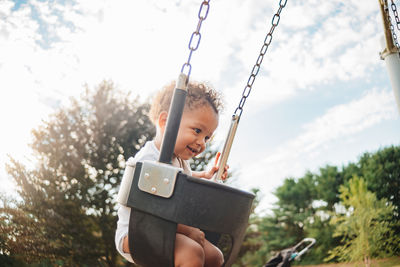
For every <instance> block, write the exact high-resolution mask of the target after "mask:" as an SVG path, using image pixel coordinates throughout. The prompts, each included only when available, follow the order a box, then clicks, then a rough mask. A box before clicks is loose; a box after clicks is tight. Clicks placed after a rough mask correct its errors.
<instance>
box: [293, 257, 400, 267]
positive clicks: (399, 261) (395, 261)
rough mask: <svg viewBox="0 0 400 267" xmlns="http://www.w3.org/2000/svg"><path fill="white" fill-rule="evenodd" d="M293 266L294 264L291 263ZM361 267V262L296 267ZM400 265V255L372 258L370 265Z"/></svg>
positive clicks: (378, 266) (382, 266)
mask: <svg viewBox="0 0 400 267" xmlns="http://www.w3.org/2000/svg"><path fill="white" fill-rule="evenodd" d="M292 266H293V267H295V266H296V265H292ZM304 266H307V267H352V266H357V267H362V266H365V265H364V264H363V263H362V262H357V263H331V264H320V265H303V266H299V265H297V267H304ZM396 266H397V267H400V257H392V258H387V259H379V260H372V264H371V267H396Z"/></svg>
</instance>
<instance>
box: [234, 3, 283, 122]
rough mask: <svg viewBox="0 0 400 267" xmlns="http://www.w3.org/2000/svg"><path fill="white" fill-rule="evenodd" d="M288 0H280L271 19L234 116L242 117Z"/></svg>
mask: <svg viewBox="0 0 400 267" xmlns="http://www.w3.org/2000/svg"><path fill="white" fill-rule="evenodd" d="M286 2H287V0H284V1H283V0H280V1H279V9H278V11H277V12H276V13H275V15H274V16H273V18H272V21H271V24H272V25H271V28H270V30H269V33H268V34H267V36H266V37H265V39H264V44H263V45H262V47H261V50H260V54H259V55H258V58H257V61H256V64H255V65H254V66H253V69H252V71H251V74H250V77H249V79H248V80H247V84H246V86H245V87H244V90H243V93H242V98H241V99H240V102H239V105H238V107H237V108H236V109H235V112H234V114H233V116H234V117H236V116H237V117H238V119H240V116H242V112H243V106H244V103H245V102H246V99H247V98H248V97H249V95H250V92H251V88H252V86H253V83H254V81H255V79H256V76H257V74H258V72H259V71H260V67H261V63H262V61H263V59H264V55H265V53H266V52H267V50H268V47H269V45H270V44H271V41H272V34H273V32H274V30H275V28H276V27H277V26H278V24H279V20H280V18H281V17H280V14H281V11H282V9H283V8H284V7H285V6H286Z"/></svg>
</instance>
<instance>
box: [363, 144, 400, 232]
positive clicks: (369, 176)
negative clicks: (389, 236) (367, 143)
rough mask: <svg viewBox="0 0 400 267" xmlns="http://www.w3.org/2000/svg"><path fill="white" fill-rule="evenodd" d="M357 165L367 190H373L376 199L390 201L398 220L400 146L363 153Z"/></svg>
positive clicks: (399, 214)
mask: <svg viewBox="0 0 400 267" xmlns="http://www.w3.org/2000/svg"><path fill="white" fill-rule="evenodd" d="M358 166H359V168H360V175H362V176H363V177H364V179H365V180H366V182H367V184H368V188H369V190H371V191H372V192H375V194H376V196H377V198H378V199H381V198H386V199H388V200H389V201H390V202H392V203H393V205H394V206H395V207H396V209H395V217H396V218H397V220H400V189H399V188H400V146H397V147H396V146H390V147H386V148H383V149H380V150H378V151H377V152H375V153H364V154H363V155H362V156H361V158H360V160H359V164H358ZM398 234H399V235H400V231H399V232H398Z"/></svg>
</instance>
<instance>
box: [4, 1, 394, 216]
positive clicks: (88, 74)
mask: <svg viewBox="0 0 400 267" xmlns="http://www.w3.org/2000/svg"><path fill="white" fill-rule="evenodd" d="M200 3H201V1H192V0H186V1H172V0H169V1H165V0H164V1H161V0H158V1H156V0H136V1H128V0H96V1H89V0H82V1H73V0H60V1H39V0H32V1H10V0H1V1H0V84H1V89H0V125H2V127H1V128H2V130H1V132H0V184H1V186H0V190H3V191H12V190H13V188H14V187H13V183H12V179H11V178H10V177H8V176H7V174H6V172H5V167H4V166H5V163H6V162H8V161H9V159H8V156H11V157H13V158H16V159H18V160H20V161H22V162H25V163H26V164H28V165H32V166H33V165H34V164H32V163H33V162H34V156H33V155H32V151H31V149H30V148H29V143H30V142H31V141H32V134H31V130H32V129H35V128H37V127H38V126H39V125H41V124H42V123H43V121H45V120H47V119H48V118H49V115H50V114H52V113H54V112H55V111H56V110H58V109H60V108H63V107H65V106H68V103H69V99H70V97H79V96H80V94H81V93H82V92H83V91H84V88H85V86H86V85H87V86H88V87H89V88H95V87H96V86H97V85H98V84H100V82H102V81H103V80H109V81H112V82H114V84H115V85H116V86H117V87H118V88H119V89H121V90H123V91H126V92H131V94H132V95H134V96H136V95H139V96H140V99H141V100H142V101H147V100H148V99H149V97H151V96H152V95H153V94H154V93H155V92H156V91H157V90H159V89H160V88H161V87H162V86H163V85H164V84H166V83H169V82H170V81H171V80H174V79H176V78H177V77H178V75H179V72H180V70H181V66H182V64H183V63H184V62H185V61H186V59H187V56H188V52H189V51H188V41H189V38H190V36H191V34H192V32H193V31H194V30H195V28H196V26H197V23H198V11H199V6H200ZM396 3H397V5H398V6H399V8H400V2H399V1H397V2H396ZM278 7H279V1H277V0H274V1H273V0H262V1H261V0H247V1H246V0H245V1H243V0H240V1H239V0H219V1H210V10H209V13H208V17H207V19H206V20H205V21H204V22H203V24H202V28H201V35H202V37H201V42H200V46H199V49H198V50H197V51H195V52H194V54H193V56H192V60H191V63H192V72H191V79H194V80H198V81H207V82H209V83H211V84H212V85H213V86H214V87H215V88H216V89H217V90H219V91H220V92H221V93H222V94H223V96H224V100H225V112H224V113H223V114H222V115H221V118H220V126H219V128H218V130H217V132H216V135H215V142H216V144H217V145H218V144H220V146H221V148H222V143H223V139H224V138H225V136H226V134H227V130H228V128H229V124H230V117H231V115H232V114H233V112H234V110H235V108H236V106H237V105H238V103H239V101H240V98H241V95H242V91H243V89H244V87H245V85H246V83H247V80H248V77H249V75H250V73H251V70H252V68H253V65H254V64H255V62H256V59H257V57H258V54H259V51H260V49H261V46H262V44H263V42H264V38H265V35H266V34H267V33H268V31H269V29H270V26H271V19H272V17H273V15H274V13H275V12H276V10H277V9H278ZM380 16H381V15H380V13H379V5H378V1H376V0H365V1H359V0H346V1H343V0H342V1H340V0H329V1H317V0H288V1H287V4H286V7H285V8H284V9H283V10H282V13H281V18H280V22H279V25H278V27H277V28H276V29H275V32H274V35H273V38H272V43H271V46H270V48H269V49H268V51H267V53H266V55H265V57H264V61H263V65H262V68H261V70H260V72H259V74H258V76H257V79H256V80H255V82H254V85H253V89H252V92H251V94H250V97H249V98H248V99H247V101H246V104H245V106H244V111H243V115H242V117H241V120H240V124H239V128H238V131H237V134H236V137H235V140H234V144H233V147H232V151H231V155H230V158H229V161H228V163H229V165H230V168H231V170H233V174H234V179H233V182H232V184H233V185H234V186H235V187H239V188H241V189H245V190H249V189H250V188H254V187H257V188H259V189H260V190H261V196H262V201H261V204H260V208H259V210H260V212H268V211H269V210H270V209H271V207H272V206H273V203H274V202H275V201H276V198H275V197H274V195H273V192H274V190H275V189H276V188H277V187H278V186H280V185H282V183H283V181H284V179H285V178H288V177H293V178H299V177H301V176H303V175H304V174H305V173H306V172H307V171H312V172H317V171H318V170H319V168H321V167H324V166H326V165H327V164H329V165H335V166H338V167H341V166H345V165H347V164H348V163H350V162H356V161H357V160H358V158H359V157H360V156H361V155H362V154H363V153H365V152H375V151H377V150H378V149H382V148H385V147H387V146H391V145H395V146H398V145H400V115H399V112H398V109H397V106H396V101H395V98H394V93H393V90H392V88H391V85H390V80H389V76H388V73H387V70H386V66H385V62H384V61H383V60H381V59H380V56H379V52H381V51H382V46H381V44H380V39H381V38H382V36H383V26H382V22H381V17H380ZM398 35H400V33H398Z"/></svg>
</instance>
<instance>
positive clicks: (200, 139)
mask: <svg viewBox="0 0 400 267" xmlns="http://www.w3.org/2000/svg"><path fill="white" fill-rule="evenodd" d="M197 144H198V145H200V147H201V148H203V147H205V146H206V140H205V139H204V138H201V137H199V138H197Z"/></svg>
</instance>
